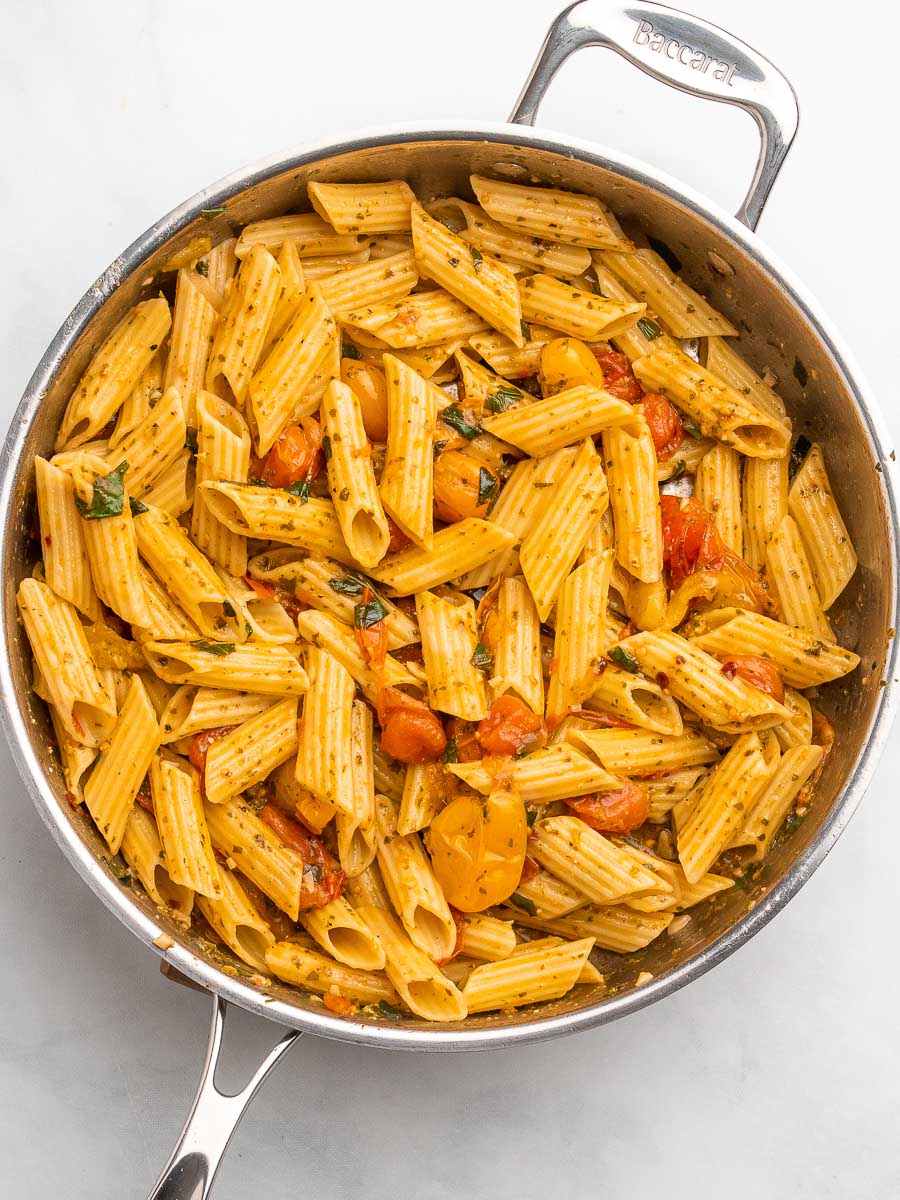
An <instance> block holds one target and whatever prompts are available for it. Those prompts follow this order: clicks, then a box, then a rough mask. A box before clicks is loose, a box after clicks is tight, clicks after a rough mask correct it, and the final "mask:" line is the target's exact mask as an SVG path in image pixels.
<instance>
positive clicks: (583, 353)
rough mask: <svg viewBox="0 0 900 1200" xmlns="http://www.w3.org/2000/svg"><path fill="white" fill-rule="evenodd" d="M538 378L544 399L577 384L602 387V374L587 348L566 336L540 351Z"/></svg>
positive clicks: (603, 386) (604, 385)
mask: <svg viewBox="0 0 900 1200" xmlns="http://www.w3.org/2000/svg"><path fill="white" fill-rule="evenodd" d="M538 379H539V380H540V383H541V391H542V392H543V394H544V395H545V396H555V395H556V393H557V392H562V391H565V389H566V388H570V387H575V386H577V385H578V384H579V383H590V384H593V386H594V387H598V388H605V387H606V381H605V379H604V377H603V371H602V370H601V368H600V364H599V363H598V362H597V360H596V358H595V357H594V355H593V353H592V352H591V349H590V347H589V346H586V345H585V344H584V342H579V341H578V340H577V339H576V338H569V337H565V338H554V339H553V341H552V342H548V343H547V345H546V346H545V347H544V348H543V350H542V351H541V365H540V369H539V371H538Z"/></svg>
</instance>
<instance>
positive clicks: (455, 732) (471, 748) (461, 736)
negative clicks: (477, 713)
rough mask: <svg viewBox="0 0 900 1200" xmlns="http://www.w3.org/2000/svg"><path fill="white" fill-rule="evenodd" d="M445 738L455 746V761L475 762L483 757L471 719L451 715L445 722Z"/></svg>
mask: <svg viewBox="0 0 900 1200" xmlns="http://www.w3.org/2000/svg"><path fill="white" fill-rule="evenodd" d="M446 732H447V740H448V741H452V742H453V744H454V745H455V746H456V761H457V762H477V761H478V759H480V758H483V757H484V751H483V750H482V748H481V742H479V740H478V735H477V733H476V732H475V726H474V725H473V724H472V722H471V721H463V720H461V719H460V718H459V717H453V718H451V720H449V721H448V722H447V726H446Z"/></svg>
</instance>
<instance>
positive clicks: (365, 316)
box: [341, 248, 521, 350]
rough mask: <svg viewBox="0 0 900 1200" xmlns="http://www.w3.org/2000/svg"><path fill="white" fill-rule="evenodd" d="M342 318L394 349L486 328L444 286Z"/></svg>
mask: <svg viewBox="0 0 900 1200" xmlns="http://www.w3.org/2000/svg"><path fill="white" fill-rule="evenodd" d="M466 253H468V248H467V250H466ZM341 320H342V322H343V323H344V324H346V325H350V326H351V327H358V328H360V329H364V330H367V331H368V332H369V333H375V334H377V335H378V337H379V339H380V340H381V342H383V343H384V344H386V345H388V346H390V347H391V348H392V349H394V350H420V349H423V348H425V347H427V346H439V345H441V344H442V343H444V342H452V341H457V340H462V339H463V338H467V337H471V336H472V335H473V334H476V333H478V332H479V331H481V330H483V329H485V328H486V324H485V322H484V321H483V320H482V318H481V317H479V316H478V315H477V314H476V313H474V312H472V310H471V309H470V308H469V307H468V305H466V304H463V302H462V301H461V300H457V299H456V297H455V296H451V294H450V293H449V292H447V291H445V290H444V289H443V288H435V289H434V290H433V291H430V292H416V293H415V294H414V295H412V296H407V297H406V299H405V300H401V301H398V302H396V303H394V304H372V305H369V306H368V307H366V308H363V309H360V310H359V311H354V312H353V313H344V314H343V315H342V318H341ZM498 336H501V337H503V335H502V334H501V335H498ZM520 336H521V335H520ZM503 340H504V341H506V340H507V339H506V338H505V337H504V339H503Z"/></svg>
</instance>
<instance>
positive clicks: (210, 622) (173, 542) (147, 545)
mask: <svg viewBox="0 0 900 1200" xmlns="http://www.w3.org/2000/svg"><path fill="white" fill-rule="evenodd" d="M134 526H135V531H136V533H137V544H138V549H139V550H140V554H141V558H143V559H144V561H145V562H146V563H147V565H148V566H149V567H150V568H151V570H152V571H153V572H154V574H155V575H156V576H157V577H158V578H159V579H160V580H161V582H162V583H163V585H164V587H165V588H166V590H167V591H168V592H169V593H170V594H171V595H172V596H174V597H175V599H176V600H177V601H178V603H179V604H180V605H181V607H182V608H183V609H184V611H185V612H186V613H187V615H188V616H189V617H190V618H191V620H192V621H193V622H194V623H195V624H196V625H197V627H198V628H199V629H200V631H201V633H203V635H204V636H205V637H208V638H211V639H213V640H215V641H221V642H228V641H232V642H235V641H237V642H241V641H243V640H244V639H245V637H246V636H247V634H246V630H245V629H244V628H243V626H242V625H241V624H240V623H239V622H238V620H237V619H236V615H235V612H234V608H233V606H232V605H231V603H230V601H229V599H228V593H227V592H226V590H225V588H224V587H223V586H222V581H221V579H219V577H218V575H217V574H216V573H215V571H214V570H213V567H212V563H210V561H209V559H208V558H207V557H206V556H205V555H204V554H202V553H201V552H200V551H199V550H198V549H197V547H196V546H195V545H194V543H193V542H192V541H191V539H190V538H189V537H188V535H187V534H186V533H185V531H184V530H183V529H182V527H181V526H180V525H179V524H178V522H177V521H176V520H175V518H174V517H171V516H169V514H168V513H166V512H163V511H162V509H160V508H149V507H148V508H146V510H145V511H144V512H142V513H139V514H138V516H136V517H135V518H134ZM132 623H133V624H135V625H141V626H145V625H146V624H148V621H141V620H135V621H133V622H132ZM180 682H185V681H184V680H182V681H180Z"/></svg>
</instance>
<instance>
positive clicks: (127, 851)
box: [120, 805, 194, 925]
mask: <svg viewBox="0 0 900 1200" xmlns="http://www.w3.org/2000/svg"><path fill="white" fill-rule="evenodd" d="M120 850H121V853H122V857H123V858H124V859H125V861H126V862H127V863H128V865H129V867H131V870H132V872H133V874H135V875H136V876H137V877H138V879H139V880H140V881H141V884H142V885H143V888H144V891H145V892H146V893H147V895H148V896H149V897H150V899H151V900H152V901H153V903H154V904H156V905H157V906H158V907H159V908H161V909H163V910H164V911H165V912H168V913H169V914H170V915H171V917H172V919H173V920H174V921H177V922H178V924H179V925H189V924H190V920H191V909H192V908H193V907H194V893H193V892H192V891H191V889H190V888H186V887H183V886H182V885H181V884H180V883H174V882H173V881H172V877H171V876H170V874H169V872H168V869H167V868H166V860H165V857H164V855H163V848H162V842H161V841H160V840H159V833H158V832H157V829H156V822H155V821H154V819H153V817H152V816H151V815H150V813H148V812H147V811H146V810H145V809H143V808H141V807H140V806H139V805H135V807H134V808H133V809H132V810H131V813H130V815H129V817H128V820H127V821H126V823H125V832H124V833H123V834H122V845H121V846H120Z"/></svg>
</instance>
